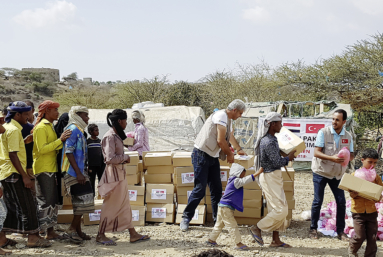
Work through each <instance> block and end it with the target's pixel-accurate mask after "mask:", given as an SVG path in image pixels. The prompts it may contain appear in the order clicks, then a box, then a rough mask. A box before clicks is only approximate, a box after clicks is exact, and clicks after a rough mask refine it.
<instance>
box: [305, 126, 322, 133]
mask: <svg viewBox="0 0 383 257" xmlns="http://www.w3.org/2000/svg"><path fill="white" fill-rule="evenodd" d="M324 127H325V125H324V124H306V133H310V134H316V133H318V131H319V130H320V129H322V128H324Z"/></svg>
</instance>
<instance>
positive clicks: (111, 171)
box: [98, 128, 133, 233]
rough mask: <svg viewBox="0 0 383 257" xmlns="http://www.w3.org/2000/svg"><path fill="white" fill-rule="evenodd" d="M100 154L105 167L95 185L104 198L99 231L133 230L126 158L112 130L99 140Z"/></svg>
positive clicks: (127, 157)
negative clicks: (124, 163) (125, 165)
mask: <svg viewBox="0 0 383 257" xmlns="http://www.w3.org/2000/svg"><path fill="white" fill-rule="evenodd" d="M101 144H102V152H103V154H104V161H105V164H106V167H105V171H104V174H103V175H102V177H101V181H100V183H99V184H98V192H99V194H100V195H101V196H103V197H105V199H104V203H103V205H102V208H101V219H100V227H99V232H100V233H105V232H115V231H123V230H125V229H129V228H133V225H132V210H131V208H130V201H129V191H128V182H127V180H126V177H125V176H126V172H125V168H124V165H123V164H121V163H123V162H124V161H126V160H129V155H126V154H124V144H123V142H122V139H121V138H120V137H119V136H118V135H117V134H116V133H115V132H114V130H113V128H111V129H110V130H109V131H108V132H106V134H105V136H104V138H103V139H102V142H101Z"/></svg>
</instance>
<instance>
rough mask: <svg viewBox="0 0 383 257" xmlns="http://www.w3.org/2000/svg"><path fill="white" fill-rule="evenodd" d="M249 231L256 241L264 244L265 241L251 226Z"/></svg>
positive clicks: (261, 244)
mask: <svg viewBox="0 0 383 257" xmlns="http://www.w3.org/2000/svg"><path fill="white" fill-rule="evenodd" d="M249 231H250V234H251V235H252V236H253V238H254V240H255V242H257V243H258V244H259V245H260V246H263V245H264V243H263V240H262V238H261V237H259V236H258V235H256V234H255V233H254V232H253V231H252V230H251V227H250V228H249Z"/></svg>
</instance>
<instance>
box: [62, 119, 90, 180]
mask: <svg viewBox="0 0 383 257" xmlns="http://www.w3.org/2000/svg"><path fill="white" fill-rule="evenodd" d="M68 129H70V130H72V134H71V135H70V137H69V138H68V139H67V140H66V141H65V144H64V148H63V153H62V161H61V170H62V172H67V173H68V174H69V175H71V176H72V177H77V175H76V172H75V171H74V169H73V168H72V166H71V165H70V163H69V160H68V158H67V157H66V154H67V153H71V154H73V156H74V159H75V160H76V164H77V166H78V168H79V169H80V171H81V173H82V174H84V171H85V170H86V169H87V154H88V147H87V143H86V138H85V136H84V134H83V132H82V131H81V130H80V129H79V128H77V126H76V125H74V124H71V125H70V126H69V127H68Z"/></svg>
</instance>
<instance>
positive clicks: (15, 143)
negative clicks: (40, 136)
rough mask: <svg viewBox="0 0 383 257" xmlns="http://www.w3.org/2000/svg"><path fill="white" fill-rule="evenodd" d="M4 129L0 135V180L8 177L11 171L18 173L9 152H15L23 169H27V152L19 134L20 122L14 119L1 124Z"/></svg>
mask: <svg viewBox="0 0 383 257" xmlns="http://www.w3.org/2000/svg"><path fill="white" fill-rule="evenodd" d="M3 127H4V128H5V129H6V131H5V132H4V134H1V135H0V180H4V179H6V178H8V177H9V176H10V175H12V174H13V173H19V172H18V171H17V170H16V168H15V166H13V164H12V162H11V159H10V158H9V153H12V152H17V157H19V160H20V163H21V166H22V167H23V169H24V171H26V170H27V153H26V151H25V144H24V139H23V136H22V135H21V130H22V129H23V127H21V125H20V123H18V122H17V121H15V120H14V119H12V120H11V122H9V123H6V124H4V125H3Z"/></svg>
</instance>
